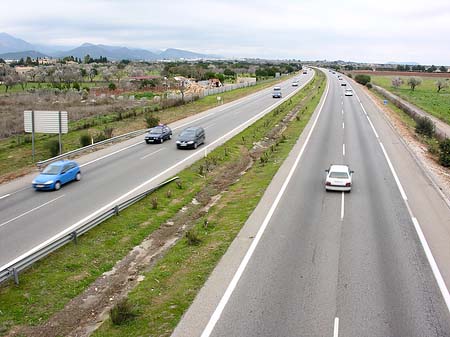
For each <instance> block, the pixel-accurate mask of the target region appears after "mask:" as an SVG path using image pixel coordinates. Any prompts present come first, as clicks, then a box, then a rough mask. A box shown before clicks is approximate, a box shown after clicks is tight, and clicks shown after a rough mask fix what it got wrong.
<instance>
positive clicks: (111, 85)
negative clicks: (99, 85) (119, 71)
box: [108, 83, 117, 90]
mask: <svg viewBox="0 0 450 337" xmlns="http://www.w3.org/2000/svg"><path fill="white" fill-rule="evenodd" d="M108 89H109V90H116V89H117V87H116V85H115V84H114V83H110V84H108Z"/></svg>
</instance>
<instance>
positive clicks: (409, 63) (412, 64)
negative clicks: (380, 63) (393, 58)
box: [386, 62, 420, 66]
mask: <svg viewBox="0 0 450 337" xmlns="http://www.w3.org/2000/svg"><path fill="white" fill-rule="evenodd" d="M386 64H394V65H402V66H418V65H419V64H420V63H417V62H388V63H386Z"/></svg>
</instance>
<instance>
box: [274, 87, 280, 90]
mask: <svg viewBox="0 0 450 337" xmlns="http://www.w3.org/2000/svg"><path fill="white" fill-rule="evenodd" d="M280 90H281V88H280V87H275V88H273V91H280Z"/></svg>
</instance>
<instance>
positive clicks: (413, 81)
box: [408, 77, 422, 91]
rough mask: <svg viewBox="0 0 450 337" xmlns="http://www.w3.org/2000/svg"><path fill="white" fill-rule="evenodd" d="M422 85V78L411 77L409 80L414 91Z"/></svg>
mask: <svg viewBox="0 0 450 337" xmlns="http://www.w3.org/2000/svg"><path fill="white" fill-rule="evenodd" d="M421 83H422V79H421V78H420V77H410V78H409V79H408V85H409V86H410V87H411V90H412V91H414V89H416V87H417V86H418V85H420V84H421Z"/></svg>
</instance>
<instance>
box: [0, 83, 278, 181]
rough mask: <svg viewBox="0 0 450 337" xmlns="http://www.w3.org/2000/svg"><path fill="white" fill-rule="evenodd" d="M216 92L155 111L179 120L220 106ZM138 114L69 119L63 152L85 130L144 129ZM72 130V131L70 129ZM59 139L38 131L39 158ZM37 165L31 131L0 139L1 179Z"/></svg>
mask: <svg viewBox="0 0 450 337" xmlns="http://www.w3.org/2000/svg"><path fill="white" fill-rule="evenodd" d="M279 81H280V79H276V80H272V81H265V82H264V83H260V84H257V85H255V86H252V87H247V88H242V89H236V90H232V91H229V92H226V93H223V94H220V96H221V97H222V98H223V101H224V102H225V103H227V102H231V101H234V100H236V99H239V98H242V97H244V96H247V95H250V94H252V93H254V92H256V91H258V90H262V89H264V88H267V87H270V86H271V85H273V84H274V83H277V82H279ZM216 97H217V96H216V95H212V96H206V97H204V98H202V99H200V100H198V101H195V102H192V103H188V104H185V105H182V106H179V107H174V108H168V109H164V110H160V111H158V112H156V113H155V114H156V115H157V116H158V117H159V118H160V120H161V122H164V123H171V122H174V121H176V120H179V119H182V118H185V117H188V116H192V115H195V114H197V113H199V112H202V111H205V110H207V109H210V108H212V107H215V106H217V98H216ZM134 111H136V116H135V117H130V118H126V119H123V120H117V115H118V114H117V113H111V114H109V115H105V116H95V117H90V118H86V119H83V120H79V121H75V122H69V133H67V134H64V135H62V143H63V152H68V151H71V150H74V149H77V148H79V147H80V141H79V140H80V136H81V135H82V134H84V133H89V134H90V135H95V134H97V133H100V132H101V130H103V129H104V128H105V127H107V126H108V127H113V128H114V135H120V134H124V133H127V132H130V131H133V130H139V129H144V128H145V127H146V125H145V121H144V117H143V114H142V108H137V109H135V110H134ZM84 123H92V124H94V126H93V127H89V128H87V129H85V130H74V131H73V129H78V128H79V127H80V125H82V124H84ZM71 130H72V131H71ZM52 139H56V140H57V139H58V136H57V135H46V134H38V135H37V136H36V142H35V145H36V161H40V160H45V159H48V158H49V157H50V153H49V152H48V150H47V148H46V143H47V142H48V141H49V140H52ZM33 167H34V164H33V161H32V150H31V137H30V135H26V136H24V135H20V136H14V137H9V138H7V139H2V140H0V182H1V181H2V180H6V179H9V178H10V177H11V175H12V177H14V176H16V175H22V174H25V173H27V172H30V171H32V169H33Z"/></svg>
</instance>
